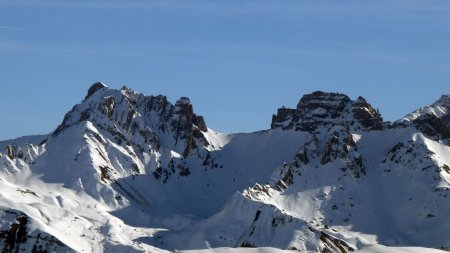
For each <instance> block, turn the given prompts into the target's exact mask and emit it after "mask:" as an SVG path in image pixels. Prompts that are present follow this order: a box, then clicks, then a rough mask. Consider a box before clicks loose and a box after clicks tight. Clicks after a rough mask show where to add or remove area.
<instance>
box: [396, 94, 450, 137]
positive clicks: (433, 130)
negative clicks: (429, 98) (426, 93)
mask: <svg viewBox="0 0 450 253" xmlns="http://www.w3.org/2000/svg"><path fill="white" fill-rule="evenodd" d="M396 123H397V124H399V125H405V124H406V125H409V124H412V125H414V126H415V127H416V128H417V129H419V130H420V131H421V132H422V133H424V134H425V135H427V136H428V137H430V138H432V139H434V140H444V141H447V142H448V143H450V95H443V96H441V97H440V98H439V100H437V101H436V102H434V103H433V104H431V105H430V106H425V107H422V108H420V109H418V110H416V111H414V112H412V113H410V114H408V115H406V116H405V117H404V118H403V119H402V120H400V121H398V122H396Z"/></svg>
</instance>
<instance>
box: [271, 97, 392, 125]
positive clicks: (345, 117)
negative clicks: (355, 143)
mask: <svg viewBox="0 0 450 253" xmlns="http://www.w3.org/2000/svg"><path fill="white" fill-rule="evenodd" d="M357 123H359V124H357ZM333 125H343V126H352V127H353V126H354V127H355V128H358V127H361V128H363V129H367V130H379V129H381V128H382V125H383V119H382V118H381V116H380V114H379V113H378V111H377V110H375V109H374V108H372V106H371V105H370V104H369V103H367V102H366V100H365V99H364V98H362V97H359V98H358V99H357V100H356V101H352V100H351V99H350V98H349V97H348V96H346V95H343V94H340V93H328V92H322V91H316V92H313V93H311V94H307V95H304V96H303V97H302V98H301V99H300V101H299V103H298V104H297V108H296V109H290V108H284V107H282V108H280V109H278V112H277V114H276V115H273V116H272V124H271V128H272V129H274V128H278V127H280V128H282V129H283V130H288V129H294V130H296V131H309V132H313V131H315V130H317V128H318V127H319V126H333Z"/></svg>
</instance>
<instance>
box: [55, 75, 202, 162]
mask: <svg viewBox="0 0 450 253" xmlns="http://www.w3.org/2000/svg"><path fill="white" fill-rule="evenodd" d="M84 121H89V122H91V123H93V124H94V125H95V126H96V127H97V128H100V129H103V130H104V131H106V132H108V133H109V134H111V136H114V137H115V138H116V141H117V142H119V143H130V142H131V140H133V141H134V142H139V143H141V144H142V143H145V144H155V143H156V146H160V144H161V143H160V140H161V139H165V140H167V138H165V137H164V138H163V137H162V136H167V135H168V136H172V137H173V142H174V143H175V144H177V143H180V142H184V143H185V149H184V150H181V151H180V152H183V154H184V155H185V156H187V155H188V154H190V152H191V150H192V149H194V148H195V147H197V146H207V145H208V142H207V140H206V137H205V136H204V134H203V133H205V132H207V131H208V128H207V127H206V124H205V121H204V119H203V117H202V116H198V115H196V114H195V113H194V110H193V106H192V104H191V102H190V100H189V98H186V97H182V98H181V99H179V100H178V101H177V102H176V103H175V105H173V104H172V103H170V102H169V101H168V100H167V97H166V96H162V95H158V96H146V95H144V94H142V93H138V92H135V91H134V90H132V89H129V88H127V87H126V86H123V87H122V88H121V89H120V90H116V89H111V88H108V87H107V86H106V85H105V84H103V83H100V82H97V83H94V84H93V85H91V87H90V88H89V89H88V93H87V96H86V98H85V100H83V101H82V102H81V103H80V104H78V105H75V106H74V107H73V108H72V110H70V111H69V112H68V113H67V114H66V115H65V116H64V120H63V122H62V123H61V124H60V125H59V126H58V128H57V129H56V130H55V131H54V132H53V134H52V136H53V137H54V136H57V135H58V134H59V133H60V132H62V131H63V130H64V129H66V128H68V127H70V126H72V125H75V124H78V123H80V122H84ZM167 144H168V145H169V143H167Z"/></svg>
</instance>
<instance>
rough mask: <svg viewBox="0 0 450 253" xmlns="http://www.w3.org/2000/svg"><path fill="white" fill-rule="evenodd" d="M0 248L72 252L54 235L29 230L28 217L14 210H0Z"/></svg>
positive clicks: (4, 251)
mask: <svg viewBox="0 0 450 253" xmlns="http://www.w3.org/2000/svg"><path fill="white" fill-rule="evenodd" d="M0 215H1V217H2V218H1V220H0V228H1V230H0V248H1V252H2V253H16V252H31V253H44V252H74V251H73V250H71V249H70V248H68V247H67V246H66V245H64V243H62V242H61V241H59V240H58V239H56V238H55V237H53V236H51V235H48V234H46V233H43V232H42V233H41V232H36V231H33V232H31V233H30V232H29V228H28V226H29V224H28V223H29V217H28V216H27V215H26V214H24V213H21V212H19V211H16V210H11V209H8V210H0Z"/></svg>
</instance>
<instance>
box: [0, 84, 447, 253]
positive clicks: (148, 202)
mask: <svg viewBox="0 0 450 253" xmlns="http://www.w3.org/2000/svg"><path fill="white" fill-rule="evenodd" d="M449 144H450V96H442V97H441V98H440V99H439V100H438V101H437V102H435V103H433V104H432V105H431V106H429V107H424V108H421V109H418V110H416V111H414V112H413V113H411V114H408V115H406V116H405V117H404V118H402V119H401V120H398V121H396V122H394V123H390V122H384V121H383V119H382V117H381V115H380V114H379V112H378V111H377V110H376V109H374V108H373V107H372V106H371V105H370V104H369V103H368V102H367V101H366V100H365V99H364V98H362V97H359V98H357V99H356V100H355V101H353V100H351V99H350V98H349V97H348V96H346V95H344V94H339V93H326V92H314V93H312V94H307V95H304V96H303V97H302V98H301V99H300V101H299V103H298V105H297V108H294V109H290V108H280V109H278V112H277V114H276V115H273V117H272V124H271V129H268V130H264V131H259V132H254V133H238V134H223V133H217V132H214V131H213V130H211V129H209V128H208V127H207V123H206V122H205V119H204V118H203V117H202V116H199V115H196V114H195V112H194V110H193V106H192V104H191V102H190V100H189V99H188V98H185V97H183V98H180V99H179V100H178V101H176V102H175V104H172V103H170V102H169V101H168V100H167V98H166V97H164V96H161V95H159V96H145V95H143V94H140V93H137V92H135V91H133V90H130V89H128V88H127V87H122V88H121V89H120V90H115V89H110V88H108V87H106V85H104V84H102V83H95V84H93V85H92V86H91V87H90V88H89V90H88V93H87V96H86V97H85V99H84V100H83V101H82V102H81V103H80V104H78V105H75V106H74V107H73V108H72V109H71V110H70V111H69V112H68V113H67V114H66V115H65V117H64V120H63V121H62V123H61V124H60V125H59V126H58V127H57V128H56V130H55V131H53V132H52V133H50V134H48V135H46V136H30V137H22V138H19V139H16V140H7V141H2V142H0V186H1V188H0V215H1V217H2V219H0V248H1V250H2V252H166V251H175V250H188V251H189V250H193V251H194V252H195V251H199V250H202V251H203V250H206V249H209V248H220V247H228V248H238V247H241V250H242V249H243V248H244V247H271V248H272V249H270V248H261V249H260V250H261V252H272V251H273V252H277V251H278V250H277V249H279V250H291V251H292V250H294V251H300V252H341V253H343V252H353V251H356V250H359V249H364V250H365V251H364V252H372V251H373V252H383V251H384V249H385V248H384V247H385V246H388V247H405V246H407V247H417V248H405V250H406V251H409V250H411V249H412V250H413V251H414V249H417V252H421V250H423V248H434V249H440V250H447V251H450V237H449V236H448V233H449V232H450V220H449V219H448V218H447V215H448V213H450V196H449V197H448V196H447V195H449V194H450V192H449V188H450V168H449V165H450V147H449ZM381 245H384V246H381ZM366 247H369V248H366ZM419 247H420V248H419ZM387 249H395V250H397V248H387ZM223 250H224V251H226V252H228V250H227V249H223ZM230 250H231V249H230ZM221 251H222V250H219V249H218V251H217V252H221ZM400 251H401V248H400ZM429 251H430V252H438V251H439V250H432V249H430V250H429ZM190 252H192V251H190ZM211 252H216V251H215V250H212V251H211ZM230 252H234V251H233V250H231V251H230ZM248 252H256V251H251V250H249V251H248Z"/></svg>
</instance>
